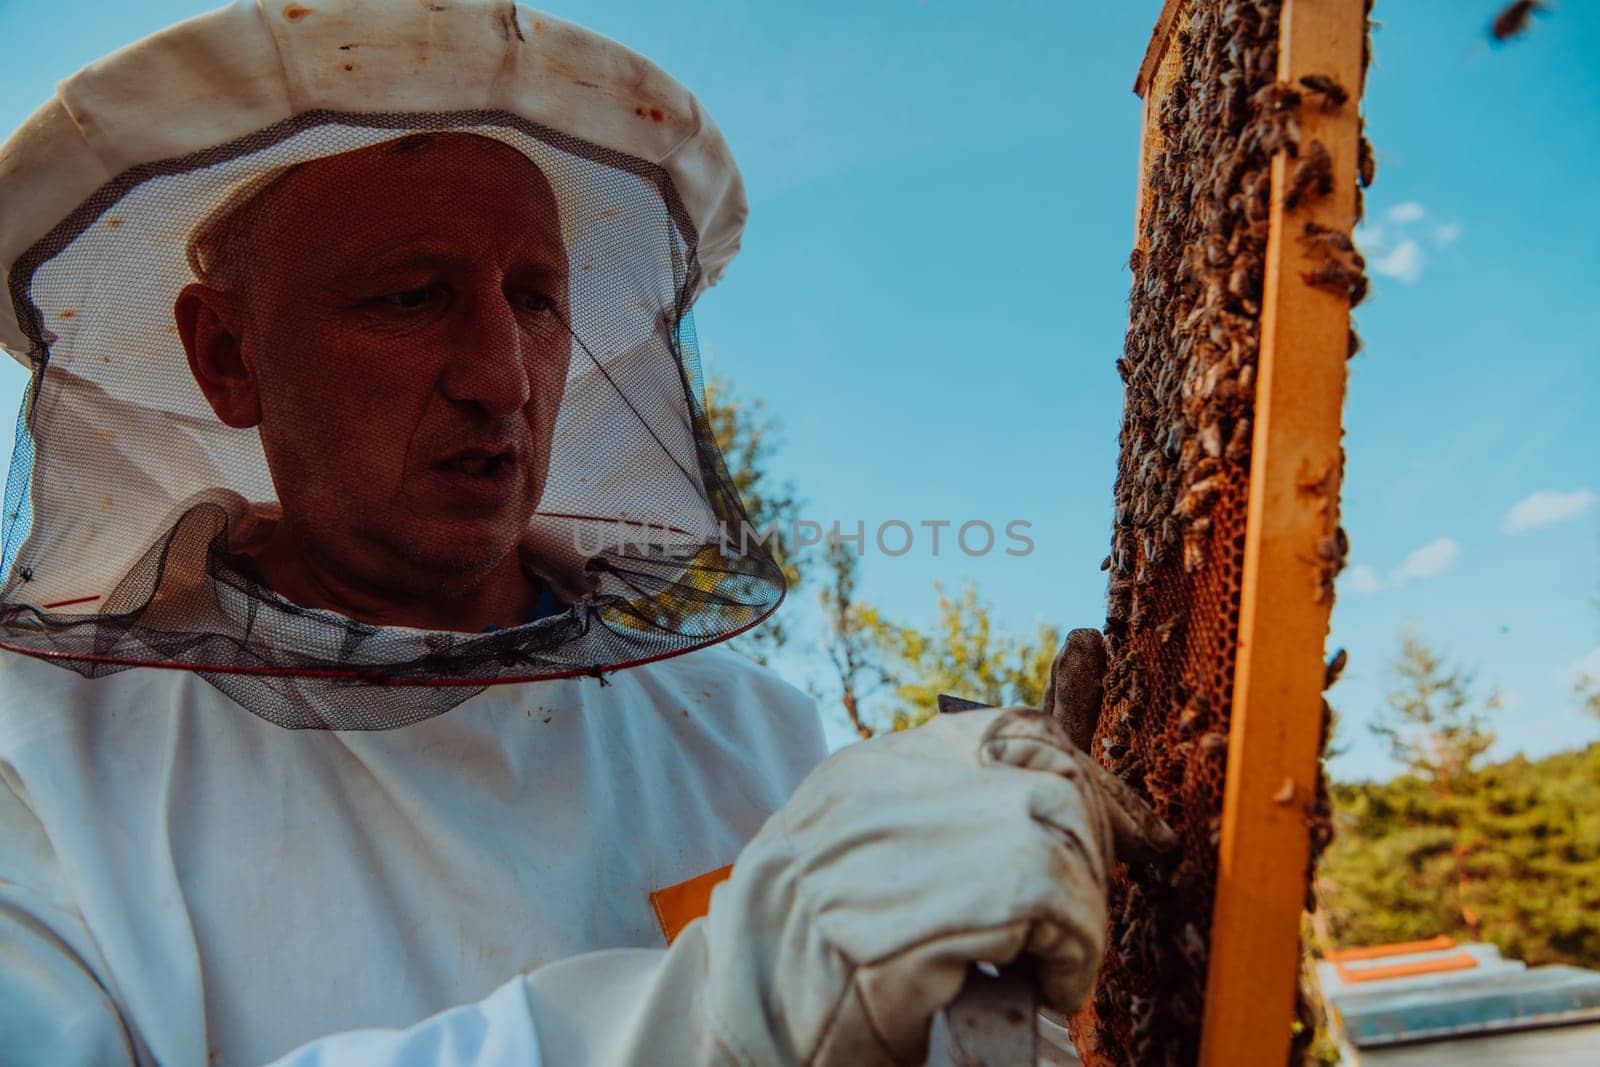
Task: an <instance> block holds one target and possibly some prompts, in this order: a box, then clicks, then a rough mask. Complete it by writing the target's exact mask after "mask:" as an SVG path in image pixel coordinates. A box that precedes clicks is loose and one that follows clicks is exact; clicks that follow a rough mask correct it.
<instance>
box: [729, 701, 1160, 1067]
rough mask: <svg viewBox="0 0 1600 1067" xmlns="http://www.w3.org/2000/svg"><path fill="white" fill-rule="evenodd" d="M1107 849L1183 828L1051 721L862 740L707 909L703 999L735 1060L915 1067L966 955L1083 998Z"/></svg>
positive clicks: (986, 712) (1034, 715) (1146, 843)
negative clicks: (1031, 966) (1012, 966)
mask: <svg viewBox="0 0 1600 1067" xmlns="http://www.w3.org/2000/svg"><path fill="white" fill-rule="evenodd" d="M1114 842H1125V843H1126V844H1127V845H1129V846H1135V847H1150V846H1154V847H1163V846H1166V845H1169V844H1170V842H1171V832H1170V831H1168V830H1166V828H1165V827H1164V826H1162V825H1161V823H1160V822H1159V820H1157V819H1156V818H1155V816H1154V815H1153V814H1152V813H1151V812H1150V811H1149V809H1148V808H1146V807H1145V806H1144V805H1143V804H1142V803H1140V802H1139V801H1138V799H1137V798H1136V797H1135V796H1134V795H1133V794H1132V793H1131V791H1130V790H1128V789H1127V788H1126V787H1125V786H1123V785H1122V784H1121V783H1120V782H1118V781H1117V780H1116V779H1115V778H1113V777H1112V776H1111V775H1110V774H1109V773H1108V772H1106V771H1105V770H1104V769H1103V768H1101V767H1099V766H1098V765H1097V764H1095V763H1094V761H1093V760H1091V759H1089V758H1088V757H1087V756H1085V755H1084V754H1083V753H1082V752H1080V751H1078V750H1077V749H1076V748H1074V747H1073V745H1072V744H1071V742H1070V741H1068V740H1067V737H1066V734H1065V732H1064V731H1063V730H1062V728H1061V727H1060V726H1058V725H1057V724H1056V723H1055V722H1054V721H1052V720H1051V719H1050V718H1049V717H1047V716H1045V715H1043V714H1040V713H1038V712H1034V711H1028V710H1023V709H1010V710H1005V709H983V710H976V711H968V712H961V713H958V714H953V715H941V716H939V717H937V718H936V719H934V720H932V721H931V722H929V723H928V724H927V725H925V726H922V727H920V728H918V729H915V730H911V731H909V732H906V733H901V734H894V735H891V736H888V737H883V738H879V739H876V740H872V741H866V742H862V743H860V744H856V745H851V746H850V747H848V748H846V749H844V750H842V751H840V752H838V753H836V754H835V755H833V756H832V757H831V758H829V759H828V760H827V761H825V762H824V763H823V764H822V765H821V766H819V767H818V768H817V769H816V770H815V771H814V772H812V774H811V775H810V777H808V778H807V779H806V780H805V781H804V782H803V783H801V785H800V788H799V789H797V790H796V791H795V794H794V796H793V797H792V798H791V799H790V801H789V803H788V804H786V805H785V806H784V807H783V809H782V810H780V811H779V812H777V813H776V814H775V815H773V816H772V818H771V819H770V820H768V822H767V824H766V826H765V827H763V828H762V830H761V831H760V833H758V834H757V835H756V837H755V838H754V840H752V841H751V842H750V844H749V845H748V846H746V848H745V850H744V852H743V853H742V854H741V855H740V857H739V860H738V862H737V863H736V864H735V866H734V869H733V874H732V876H731V877H730V879H729V880H728V881H727V882H726V883H724V884H723V885H721V886H719V887H718V888H717V890H716V892H715V894H714V896H713V897H712V903H711V911H710V914H709V915H708V916H707V918H706V920H705V929H704V937H705V943H706V946H705V948H706V967H707V974H706V976H705V987H704V999H703V1005H704V1010H705V1012H706V1019H707V1025H708V1026H709V1027H710V1028H711V1031H712V1035H713V1037H714V1039H715V1041H716V1043H717V1044H719V1045H721V1046H722V1047H723V1049H724V1050H725V1051H726V1052H727V1053H728V1054H730V1055H731V1056H732V1057H733V1058H734V1060H735V1061H737V1062H738V1063H740V1064H744V1065H750V1067H754V1065H763V1067H764V1065H768V1064H788V1063H804V1064H810V1065H816V1067H825V1065H831V1064H839V1065H850V1067H856V1065H862V1064H874V1063H879V1064H887V1063H918V1062H921V1061H922V1059H923V1058H924V1057H925V1056H926V1054H927V1043H928V1032H929V1026H930V1024H931V1022H932V1019H933V1017H934V1016H935V1014H936V1013H938V1011H939V1010H940V1009H942V1008H943V1007H944V1006H945V1005H946V1004H948V1003H949V1002H950V1001H951V1000H952V999H954V998H955V996H956V994H957V993H958V992H959V991H960V989H961V986H962V983H963V981H964V979H965V977H966V973H967V969H968V966H969V964H972V963H974V962H988V963H995V964H1005V963H1009V962H1011V961H1012V960H1014V959H1016V958H1018V957H1019V956H1024V955H1025V956H1029V957H1031V958H1032V959H1033V960H1034V962H1035V964H1036V967H1037V973H1038V977H1039V980H1040V985H1041V997H1042V1000H1043V1003H1044V1004H1045V1005H1046V1006H1049V1007H1053V1008H1057V1009H1059V1010H1062V1011H1070V1010H1072V1009H1074V1008H1076V1007H1078V1006H1079V1005H1080V1004H1082V1003H1083V1001H1084V999H1085V998H1086V997H1087V995H1088V993H1089V990H1090V989H1091V988H1092V986H1093V983H1094V976H1095V971H1096V969H1097V968H1098V967H1099V964H1100V958H1101V956H1102V954H1103V952H1104V950H1105V936H1106V910H1105V909H1106V886H1107V882H1108V880H1109V877H1110V867H1111V861H1112V852H1113V845H1114Z"/></svg>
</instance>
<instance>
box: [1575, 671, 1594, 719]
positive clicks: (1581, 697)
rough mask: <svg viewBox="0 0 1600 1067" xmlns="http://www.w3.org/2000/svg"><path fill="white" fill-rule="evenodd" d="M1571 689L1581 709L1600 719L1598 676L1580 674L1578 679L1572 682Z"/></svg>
mask: <svg viewBox="0 0 1600 1067" xmlns="http://www.w3.org/2000/svg"><path fill="white" fill-rule="evenodd" d="M1572 689H1573V692H1574V693H1575V694H1576V695H1577V697H1578V703H1579V705H1580V706H1581V707H1582V708H1583V710H1584V711H1587V712H1588V713H1589V714H1590V715H1593V716H1594V717H1595V718H1597V719H1600V678H1596V677H1595V676H1594V675H1592V674H1581V675H1579V676H1578V680H1577V681H1576V682H1573V683H1572Z"/></svg>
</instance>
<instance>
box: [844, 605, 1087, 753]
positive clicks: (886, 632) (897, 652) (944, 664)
mask: <svg viewBox="0 0 1600 1067" xmlns="http://www.w3.org/2000/svg"><path fill="white" fill-rule="evenodd" d="M934 591H935V593H937V594H938V597H939V613H938V617H937V618H936V619H935V620H934V623H933V625H932V626H931V627H930V628H929V629H927V630H918V629H916V628H915V627H910V626H901V625H898V624H895V623H892V622H890V621H888V620H886V619H883V618H881V617H879V616H877V615H876V614H872V615H870V616H868V617H867V618H866V619H865V622H866V624H867V625H868V627H869V628H870V630H871V632H872V633H873V637H874V641H875V643H876V646H877V647H878V649H880V650H881V653H882V657H883V661H884V662H885V664H886V673H887V675H888V677H889V678H890V680H891V681H892V682H893V684H894V698H893V704H892V707H891V714H892V720H891V721H892V725H893V728H894V729H896V730H904V729H907V728H909V727H912V726H916V725H917V724H919V723H921V722H924V721H926V720H927V719H928V718H929V717H930V716H932V715H933V713H934V711H935V708H936V706H937V699H938V696H939V694H941V693H949V694H951V695H953V696H958V697H963V698H965V699H968V700H976V701H980V702H981V703H984V704H991V705H1006V704H1014V705H1023V706H1027V707H1035V708H1036V707H1039V706H1040V703H1041V701H1042V700H1043V698H1044V691H1045V686H1046V684H1047V683H1048V682H1049V680H1050V664H1051V662H1052V661H1053V660H1054V659H1055V655H1056V651H1057V649H1058V648H1059V647H1060V645H1061V631H1060V630H1059V629H1058V628H1057V627H1055V626H1053V625H1050V624H1047V623H1040V624H1039V625H1038V627H1037V629H1036V630H1035V631H1034V634H1033V636H1032V637H1031V638H1024V637H1018V636H1014V635H1012V634H1009V633H1005V632H1003V631H999V630H997V629H996V627H995V625H994V620H993V617H992V612H991V607H990V605H989V604H988V603H987V602H985V601H982V600H980V599H979V598H978V590H977V587H976V586H975V585H974V584H973V583H972V581H971V580H967V581H965V582H963V583H962V587H961V592H960V594H959V595H957V596H950V595H948V594H946V593H945V591H944V587H943V585H941V584H940V583H938V582H935V583H934Z"/></svg>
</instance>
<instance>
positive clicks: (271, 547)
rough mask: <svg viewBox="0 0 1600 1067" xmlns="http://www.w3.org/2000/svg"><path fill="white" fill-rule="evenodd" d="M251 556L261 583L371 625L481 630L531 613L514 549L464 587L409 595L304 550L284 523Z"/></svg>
mask: <svg viewBox="0 0 1600 1067" xmlns="http://www.w3.org/2000/svg"><path fill="white" fill-rule="evenodd" d="M251 558H252V561H253V562H254V564H255V566H256V568H257V569H258V570H259V571H260V574H261V578H262V580H263V581H264V582H265V583H266V585H267V587H268V588H270V589H271V590H272V591H273V592H275V593H277V594H278V595H279V596H281V597H284V598H285V599H287V600H290V601H292V602H294V603H295V604H298V605H300V606H301V607H307V608H319V609H322V610H325V611H333V612H337V613H338V614H340V615H344V616H346V617H348V618H351V619H355V620H356V621H357V622H364V623H368V624H370V625H373V626H403V627H409V628H411V629H417V630H448V631H454V632H457V633H481V632H483V631H484V630H488V629H491V628H496V627H502V628H503V627H511V626H520V625H522V624H523V623H525V622H527V621H528V620H529V618H531V617H532V615H533V613H534V610H535V606H536V605H537V603H538V600H539V590H540V585H539V582H538V579H536V578H534V577H533V576H531V575H530V574H528V572H527V571H526V570H525V569H524V568H523V566H522V561H521V559H520V558H519V557H518V555H517V554H516V553H515V552H513V553H511V554H510V555H508V556H507V557H506V558H505V559H504V560H502V561H501V562H500V563H499V564H498V565H497V566H496V567H495V568H494V569H493V570H492V571H491V572H489V573H488V574H487V575H485V576H484V577H483V578H481V579H479V580H477V581H476V582H474V583H473V584H472V585H471V586H470V587H469V588H467V589H466V590H465V591H461V592H456V591H448V592H447V591H442V590H436V591H432V592H425V593H422V592H411V591H402V590H397V589H393V588H383V587H380V586H378V585H377V584H375V583H366V582H362V581H361V580H360V579H359V578H358V577H355V576H353V575H351V574H349V573H341V571H340V568H337V567H332V566H328V565H326V564H323V563H321V561H319V560H318V559H317V557H316V555H315V554H314V553H310V552H306V551H304V549H303V546H302V544H301V543H300V542H299V540H298V539H297V538H295V537H294V535H293V533H292V531H291V530H290V529H289V528H288V526H287V524H285V523H279V524H278V527H277V529H275V530H274V531H273V533H272V536H271V537H269V538H268V539H267V540H266V541H265V542H264V543H263V544H262V545H261V546H260V547H259V548H258V549H257V550H255V551H254V552H252V553H251Z"/></svg>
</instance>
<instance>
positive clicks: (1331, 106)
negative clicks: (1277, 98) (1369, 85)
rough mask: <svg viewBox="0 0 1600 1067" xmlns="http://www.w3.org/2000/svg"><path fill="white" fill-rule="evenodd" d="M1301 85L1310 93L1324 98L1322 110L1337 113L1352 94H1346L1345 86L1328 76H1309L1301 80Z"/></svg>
mask: <svg viewBox="0 0 1600 1067" xmlns="http://www.w3.org/2000/svg"><path fill="white" fill-rule="evenodd" d="M1300 84H1301V85H1302V86H1304V87H1305V89H1306V90H1307V91H1308V92H1312V93H1315V94H1317V95H1318V96H1320V97H1322V110H1324V111H1337V110H1339V108H1341V107H1343V106H1344V102H1345V101H1346V100H1348V99H1350V94H1349V93H1347V92H1345V88H1344V86H1342V85H1340V84H1339V83H1338V82H1336V81H1334V80H1333V79H1332V78H1330V77H1328V76H1327V75H1326V74H1307V75H1306V76H1305V77H1303V78H1301V79H1300Z"/></svg>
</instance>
